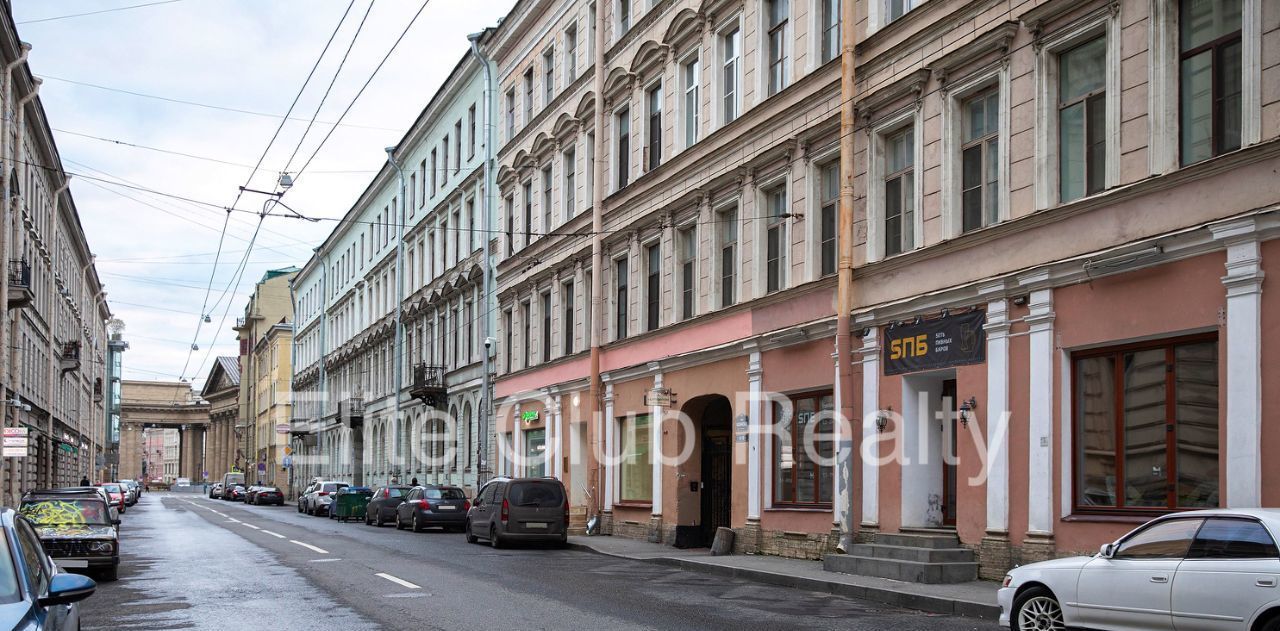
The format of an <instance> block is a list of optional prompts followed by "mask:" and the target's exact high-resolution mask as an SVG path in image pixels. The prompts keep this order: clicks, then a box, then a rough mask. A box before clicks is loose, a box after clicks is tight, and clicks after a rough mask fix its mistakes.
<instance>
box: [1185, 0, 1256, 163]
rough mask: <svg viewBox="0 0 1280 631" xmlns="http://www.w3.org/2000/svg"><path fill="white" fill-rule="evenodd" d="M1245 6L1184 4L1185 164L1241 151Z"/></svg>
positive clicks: (1201, 0)
mask: <svg viewBox="0 0 1280 631" xmlns="http://www.w3.org/2000/svg"><path fill="white" fill-rule="evenodd" d="M1241 4H1242V3H1241V0H1224V1H1219V2H1209V1H1206V0H1182V1H1181V5H1180V8H1179V11H1178V21H1179V37H1178V40H1179V41H1178V50H1179V53H1180V55H1179V64H1180V65H1179V75H1180V83H1181V98H1180V99H1179V104H1178V108H1179V118H1180V119H1181V123H1180V125H1179V130H1180V135H1181V136H1182V138H1181V148H1182V163H1183V164H1191V163H1193V162H1199V161H1201V160H1206V159H1208V158H1212V157H1213V156H1216V155H1221V154H1223V153H1226V152H1228V151H1233V150H1235V149H1239V148H1240V136H1241V126H1242V109H1241V103H1242V102H1241V94H1242V93H1243V82H1244V69H1243V61H1242V55H1241V50H1242V48H1241V38H1240V33H1241V31H1240V23H1241Z"/></svg>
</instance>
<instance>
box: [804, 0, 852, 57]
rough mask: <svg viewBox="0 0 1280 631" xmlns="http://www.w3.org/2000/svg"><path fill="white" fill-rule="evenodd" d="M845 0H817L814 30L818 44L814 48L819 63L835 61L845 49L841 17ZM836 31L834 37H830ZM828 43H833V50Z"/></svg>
mask: <svg viewBox="0 0 1280 631" xmlns="http://www.w3.org/2000/svg"><path fill="white" fill-rule="evenodd" d="M850 1H852V0H850ZM843 3H844V0H817V2H816V4H817V5H818V7H817V10H816V11H814V18H815V20H816V23H815V24H814V29H813V32H814V33H815V35H816V37H814V39H815V40H816V46H815V50H814V58H815V59H817V60H818V63H817V65H819V66H822V65H825V64H826V63H828V62H831V61H835V60H836V59H839V58H840V55H841V54H842V52H843V50H842V48H843V43H844V42H843V40H842V39H841V36H842V32H841V30H840V29H841V26H840V18H841V14H842V12H843V9H844V6H843ZM832 31H834V35H835V36H834V38H831V39H830V40H829V39H828V38H829V36H830V35H832ZM828 43H830V44H831V50H830V51H828V50H827V45H828Z"/></svg>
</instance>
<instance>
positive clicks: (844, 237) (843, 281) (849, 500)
mask: <svg viewBox="0 0 1280 631" xmlns="http://www.w3.org/2000/svg"><path fill="white" fill-rule="evenodd" d="M854 4H855V3H853V2H843V3H841V16H840V23H841V24H842V25H843V27H842V28H841V29H840V40H841V46H840V218H839V219H840V224H839V229H838V230H839V234H838V243H839V247H840V266H839V268H838V277H837V285H836V371H837V373H838V375H837V376H838V380H837V386H838V388H839V392H840V415H841V418H842V419H843V421H844V422H843V423H842V427H841V432H842V433H844V432H848V435H847V436H842V437H841V438H842V441H841V442H842V443H843V444H845V445H849V448H848V450H847V451H845V450H844V449H843V448H842V449H841V450H840V451H839V452H837V453H840V459H839V461H838V462H837V463H836V471H837V475H838V477H837V480H836V494H837V498H836V507H837V508H836V511H837V512H836V514H835V518H836V524H835V526H836V528H837V529H839V532H840V542H839V543H838V544H837V545H836V550H837V551H838V552H840V553H845V552H847V551H848V550H849V548H850V547H851V546H852V545H853V492H852V491H853V489H852V486H853V463H854V462H855V460H856V458H855V457H854V456H855V454H859V453H861V452H860V450H859V449H857V447H856V446H857V445H858V440H859V438H860V437H861V434H862V424H861V423H855V422H854V420H855V419H857V418H858V417H857V415H856V414H855V413H854V407H853V347H852V344H851V343H850V342H851V337H852V336H851V335H850V333H851V322H850V317H851V315H852V312H853V289H854V287H853V125H854V108H853V95H854V90H855V87H854V70H855V68H854V56H853V53H854V46H855V43H856V33H857V29H856V28H854V24H855V23H856V22H855V21H854V20H855V16H854Z"/></svg>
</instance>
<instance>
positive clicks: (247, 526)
mask: <svg viewBox="0 0 1280 631" xmlns="http://www.w3.org/2000/svg"><path fill="white" fill-rule="evenodd" d="M240 525H241V526H244V527H245V528H252V529H254V530H262V529H261V528H259V527H257V526H255V525H253V524H246V523H241V524H240Z"/></svg>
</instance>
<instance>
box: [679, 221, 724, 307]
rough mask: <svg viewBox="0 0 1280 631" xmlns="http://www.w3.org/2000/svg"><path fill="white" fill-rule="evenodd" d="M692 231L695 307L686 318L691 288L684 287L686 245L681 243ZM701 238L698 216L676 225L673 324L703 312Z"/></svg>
mask: <svg viewBox="0 0 1280 631" xmlns="http://www.w3.org/2000/svg"><path fill="white" fill-rule="evenodd" d="M690 231H691V232H692V234H693V259H692V261H691V262H692V263H693V282H692V285H693V287H692V288H691V289H693V305H692V308H691V309H690V310H689V316H688V317H685V316H684V292H685V290H686V289H690V288H689V287H685V285H684V270H682V269H681V266H682V265H684V261H683V260H682V259H681V258H680V257H682V256H684V248H683V247H682V246H683V245H684V244H683V243H682V241H681V235H682V234H684V233H685V232H690ZM701 238H702V235H701V234H700V233H699V231H698V217H697V215H690V216H689V217H688V218H687V219H685V220H684V221H681V222H678V223H676V225H675V239H674V240H673V244H672V250H673V252H672V253H671V254H672V266H671V268H672V270H673V274H672V276H673V278H674V281H675V282H673V283H672V285H674V289H675V292H674V294H675V298H674V299H673V300H672V301H671V303H672V306H673V307H674V313H673V314H672V317H671V321H672V322H682V321H684V320H692V319H694V318H696V317H698V314H699V313H701V310H700V309H698V306H699V295H698V289H699V285H700V283H699V282H698V280H699V270H700V269H701V265H700V264H699V263H700V261H699V260H698V259H699V258H700V257H699V256H698V251H699V249H700V241H699V239H701ZM717 251H718V250H717Z"/></svg>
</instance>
